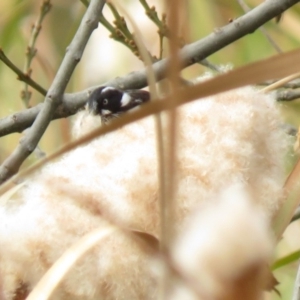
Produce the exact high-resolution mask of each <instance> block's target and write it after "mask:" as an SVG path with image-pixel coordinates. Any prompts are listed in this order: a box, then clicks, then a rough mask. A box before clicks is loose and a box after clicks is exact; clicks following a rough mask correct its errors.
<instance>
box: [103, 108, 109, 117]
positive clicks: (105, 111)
mask: <svg viewBox="0 0 300 300" xmlns="http://www.w3.org/2000/svg"><path fill="white" fill-rule="evenodd" d="M101 114H102V115H104V116H108V115H110V114H111V111H110V110H108V109H102V110H101Z"/></svg>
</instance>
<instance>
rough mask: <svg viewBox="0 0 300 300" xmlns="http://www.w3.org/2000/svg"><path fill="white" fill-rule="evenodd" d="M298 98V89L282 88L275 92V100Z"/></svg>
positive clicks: (299, 96) (299, 91)
mask: <svg viewBox="0 0 300 300" xmlns="http://www.w3.org/2000/svg"><path fill="white" fill-rule="evenodd" d="M299 98H300V90H283V91H277V92H276V100H278V101H292V100H295V99H299Z"/></svg>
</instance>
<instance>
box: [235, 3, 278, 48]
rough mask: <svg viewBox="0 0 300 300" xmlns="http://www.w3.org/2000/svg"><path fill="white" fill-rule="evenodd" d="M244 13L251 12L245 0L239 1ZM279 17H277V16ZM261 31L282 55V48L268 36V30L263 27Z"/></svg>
mask: <svg viewBox="0 0 300 300" xmlns="http://www.w3.org/2000/svg"><path fill="white" fill-rule="evenodd" d="M237 1H238V3H239V4H240V6H241V7H242V9H243V10H244V12H248V11H249V10H250V8H249V6H248V5H247V4H246V3H245V1H243V0H237ZM276 17H277V16H276ZM259 30H260V31H261V32H262V34H263V35H264V36H265V37H266V38H267V40H268V41H269V43H270V44H271V45H272V46H273V47H274V49H275V50H276V51H277V52H278V53H282V50H281V49H280V47H279V46H278V45H277V43H276V42H275V41H274V40H273V39H272V38H271V36H270V35H269V34H268V32H267V30H266V29H265V28H264V27H263V26H262V27H260V28H259Z"/></svg>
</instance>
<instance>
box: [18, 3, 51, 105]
mask: <svg viewBox="0 0 300 300" xmlns="http://www.w3.org/2000/svg"><path fill="white" fill-rule="evenodd" d="M51 6H52V5H51V3H50V0H44V1H43V2H42V5H41V7H40V13H39V16H38V19H37V21H36V22H35V24H34V25H33V26H32V31H31V36H30V41H29V44H28V47H27V50H26V60H25V65H24V73H25V74H27V75H28V76H31V72H32V70H31V68H30V67H31V62H32V60H33V58H34V57H35V55H36V53H37V49H36V48H35V44H36V40H37V38H38V36H39V33H40V31H41V28H42V22H43V20H44V18H45V16H46V15H47V13H48V12H49V11H50V9H51ZM21 98H22V100H23V102H24V104H25V107H27V108H28V106H29V101H30V98H31V91H30V90H29V89H28V83H27V82H25V83H24V89H23V90H22V91H21Z"/></svg>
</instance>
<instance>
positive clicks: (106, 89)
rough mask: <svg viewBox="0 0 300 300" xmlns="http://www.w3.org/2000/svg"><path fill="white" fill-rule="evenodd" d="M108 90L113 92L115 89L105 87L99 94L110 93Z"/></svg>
mask: <svg viewBox="0 0 300 300" xmlns="http://www.w3.org/2000/svg"><path fill="white" fill-rule="evenodd" d="M110 90H115V88H113V87H111V86H107V87H105V88H104V89H103V90H102V92H101V93H104V92H107V91H110Z"/></svg>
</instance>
